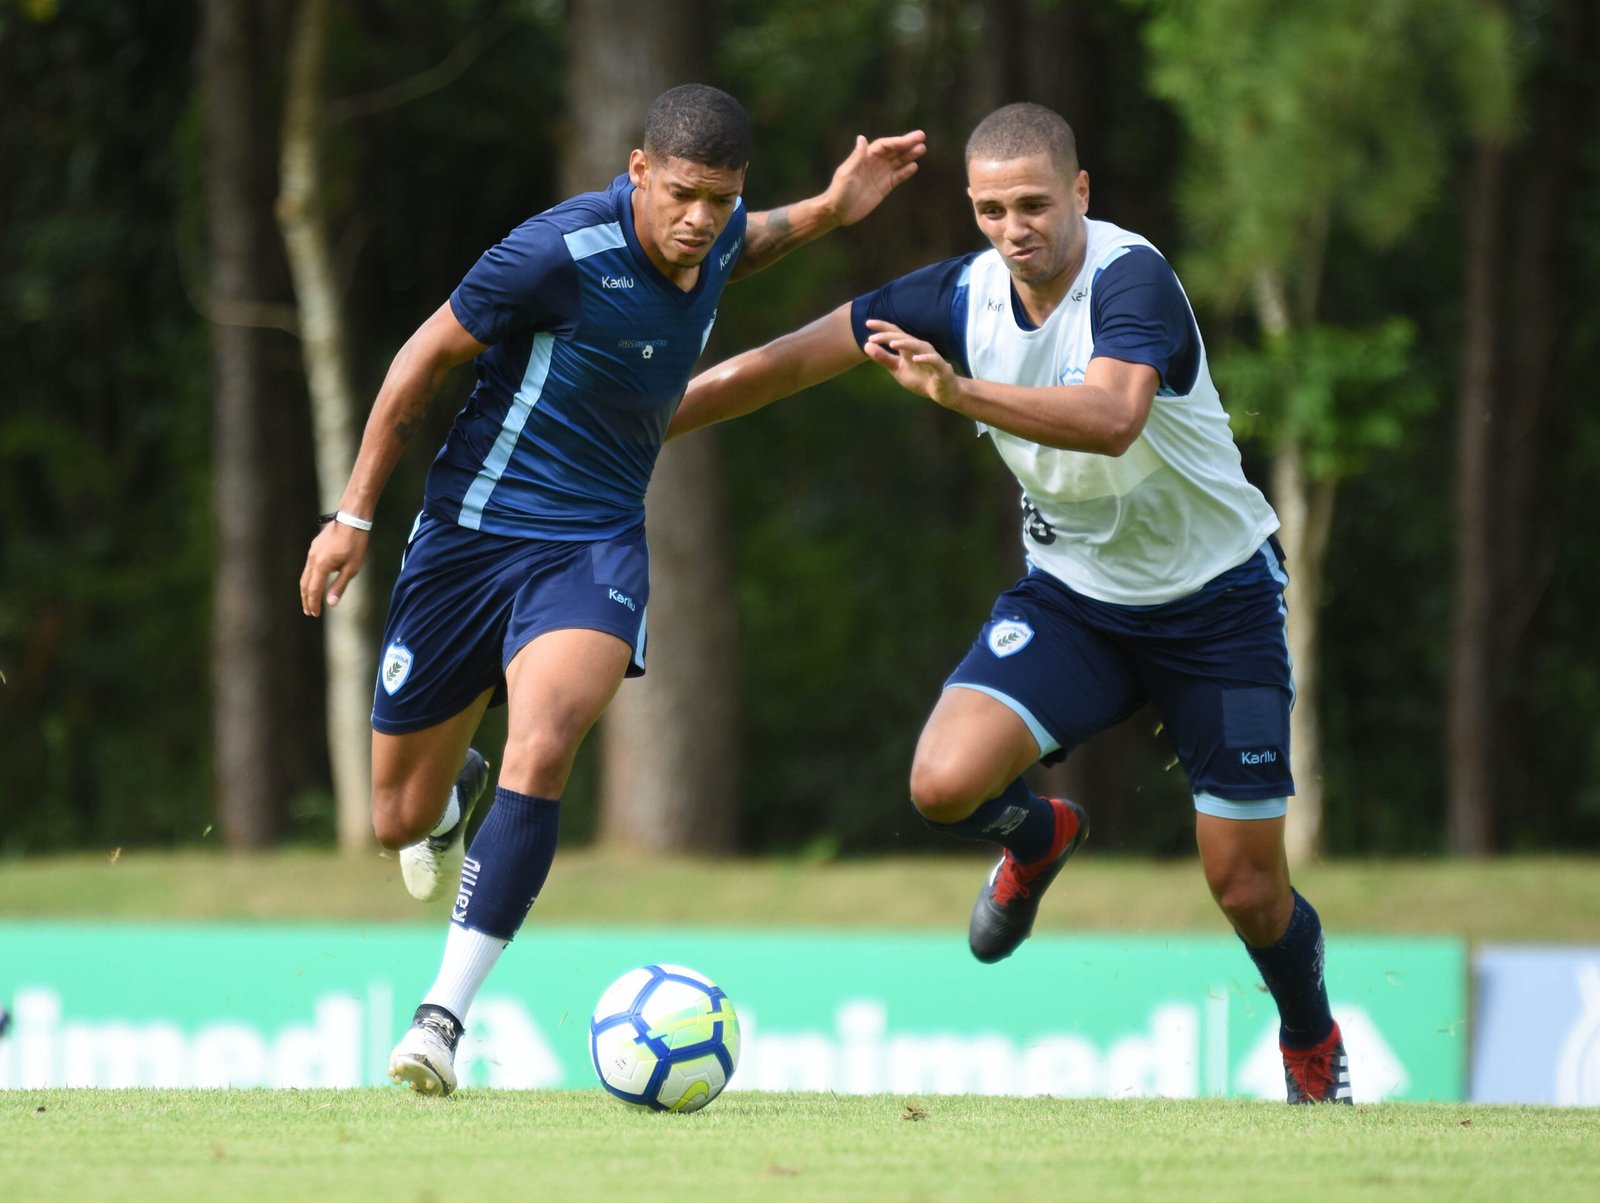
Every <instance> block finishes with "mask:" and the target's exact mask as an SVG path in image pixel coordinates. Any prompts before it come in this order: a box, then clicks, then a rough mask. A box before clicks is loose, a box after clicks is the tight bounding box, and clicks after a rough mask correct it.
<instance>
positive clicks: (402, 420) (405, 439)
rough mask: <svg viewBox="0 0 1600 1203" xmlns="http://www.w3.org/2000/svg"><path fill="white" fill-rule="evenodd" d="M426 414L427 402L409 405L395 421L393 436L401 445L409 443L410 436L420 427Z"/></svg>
mask: <svg viewBox="0 0 1600 1203" xmlns="http://www.w3.org/2000/svg"><path fill="white" fill-rule="evenodd" d="M427 412H428V403H427V401H422V402H420V403H418V404H414V405H409V406H407V407H406V410H405V412H404V413H402V414H401V415H400V416H399V417H398V418H396V419H395V423H394V435H395V438H397V439H399V440H400V441H401V442H402V443H409V442H410V441H411V436H412V435H414V434H416V433H417V427H419V426H421V425H422V419H423V416H424V415H425V414H426V413H427Z"/></svg>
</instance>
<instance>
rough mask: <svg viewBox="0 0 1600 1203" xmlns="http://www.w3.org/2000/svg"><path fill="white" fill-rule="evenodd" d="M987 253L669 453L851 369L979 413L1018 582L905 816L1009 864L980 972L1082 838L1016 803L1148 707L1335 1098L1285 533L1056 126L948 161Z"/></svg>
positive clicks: (1224, 883)
mask: <svg viewBox="0 0 1600 1203" xmlns="http://www.w3.org/2000/svg"><path fill="white" fill-rule="evenodd" d="M966 167H967V182H968V189H967V193H968V196H969V197H970V198H971V202H972V210H973V215H974V216H975V218H976V219H977V223H978V228H979V229H980V230H981V231H982V232H983V234H984V236H985V237H986V238H987V239H988V240H989V243H990V249H989V250H986V251H981V252H974V253H972V254H967V255H962V256H959V257H957V258H954V259H947V260H945V261H943V262H940V263H936V264H934V265H932V266H930V267H926V268H923V269H921V270H919V271H916V272H912V273H911V274H909V275H907V276H903V277H901V278H900V279H898V280H895V281H892V282H891V283H889V284H888V285H886V286H884V287H883V288H880V289H878V290H876V291H874V292H871V293H868V294H866V295H865V296H862V297H858V298H856V300H855V301H853V302H852V303H850V304H846V305H842V306H840V307H839V308H838V309H836V310H835V311H833V312H832V313H830V314H828V315H827V316H825V317H823V318H820V319H818V320H817V321H815V322H813V323H811V324H810V325H808V326H806V327H804V328H802V329H800V330H797V331H795V332H794V333H792V334H788V335H785V336H784V337H782V338H779V339H777V340H775V341H773V342H772V343H769V344H768V345H766V346H764V347H760V348H758V349H756V350H753V351H749V352H746V353H745V354H743V355H740V356H738V357H736V358H734V359H732V360H730V361H728V362H727V363H724V364H721V365H719V366H717V367H715V368H713V369H711V370H709V371H707V372H704V373H702V374H701V375H700V376H698V377H696V379H695V380H694V381H692V382H691V384H690V387H689V392H688V394H687V395H686V397H685V399H684V401H683V403H682V405H680V407H679V409H678V411H677V414H676V415H675V417H674V419H673V424H672V427H671V428H670V431H669V437H673V436H676V435H678V434H682V433H684V432H686V431H689V430H692V429H694V428H696V427H698V426H703V425H706V424H707V423H710V422H715V421H720V420H722V419H724V418H729V417H733V416H736V415H738V414H743V413H748V412H750V411H752V410H754V409H758V408H760V407H761V406H763V405H765V404H767V403H769V402H771V401H774V400H777V399H778V398H780V397H783V396H787V395H789V394H791V393H794V392H798V391H800V390H801V389H804V388H806V387H809V386H810V385H813V384H816V383H818V382H819V381H822V380H826V379H828V378H830V377H832V376H834V375H837V374H838V373H839V372H842V371H844V370H846V369H848V368H850V367H853V366H856V365H858V364H860V363H861V362H862V361H863V357H865V358H866V359H870V360H871V361H872V362H873V363H876V364H877V365H879V366H880V367H881V368H883V369H884V370H886V371H888V372H889V373H890V374H891V375H893V377H894V379H895V380H896V381H897V382H898V383H899V384H900V385H901V386H902V387H904V388H906V389H907V390H909V391H911V392H913V393H917V394H920V395H922V396H925V397H927V398H929V399H930V400H932V401H934V402H935V403H937V404H939V405H941V406H943V407H945V408H946V409H951V410H954V411H955V412H957V413H960V414H963V415H965V416H966V417H968V418H971V419H972V420H973V421H975V422H976V423H977V424H978V428H979V430H980V431H981V432H983V433H985V434H987V435H988V437H989V438H990V440H991V441H992V442H993V443H994V445H995V447H996V449H997V450H998V451H999V452H1000V455H1001V457H1002V458H1003V459H1004V461H1005V463H1006V465H1007V467H1009V468H1010V470H1011V472H1012V473H1013V474H1014V475H1015V476H1016V478H1017V480H1018V482H1019V483H1020V484H1021V486H1022V496H1021V508H1022V540H1023V546H1024V549H1025V551H1026V553H1027V566H1028V572H1027V575H1026V576H1025V577H1024V578H1023V579H1022V580H1020V581H1018V582H1017V583H1016V584H1015V585H1013V586H1012V587H1011V588H1010V589H1008V590H1006V591H1005V592H1004V593H1002V594H1001V595H1000V597H999V598H998V600H997V601H996V602H995V605H994V608H993V610H992V612H991V614H990V617H989V621H988V622H987V623H986V624H985V625H984V627H983V629H982V631H981V632H980V633H979V635H978V637H977V639H976V640H975V641H974V643H973V645H972V646H971V648H970V649H969V650H968V652H967V654H966V656H965V657H964V659H963V660H962V661H961V663H960V664H959V665H958V666H957V668H956V670H955V671H954V672H953V673H952V674H951V675H950V677H949V679H948V681H947V682H946V685H945V688H944V690H943V692H942V693H941V695H940V697H939V699H938V702H937V703H936V705H935V706H934V708H933V712H932V714H931V716H930V717H929V718H928V721H927V724H926V726H925V727H924V728H923V731H922V735H921V738H920V739H919V741H918V744H917V750H916V755H915V758H914V761H913V763H912V767H911V798H912V802H913V803H914V804H915V806H916V808H917V810H918V812H919V813H920V814H921V816H922V818H923V819H924V820H925V821H926V822H928V823H929V824H930V825H932V826H933V827H935V828H937V829H939V830H942V831H945V832H947V833H949V834H951V835H954V836H958V837H962V838H966V839H979V840H988V841H992V842H995V843H998V844H1000V845H1001V847H1002V848H1003V849H1004V854H1003V855H1002V857H1001V858H1000V861H999V863H998V864H997V865H996V867H995V871H994V872H993V873H992V874H991V875H990V877H989V878H988V880H987V881H986V882H985V883H984V884H983V886H982V888H981V889H980V891H979V894H978V899H977V902H976V904H975V905H974V907H973V912H972V920H971V924H970V927H969V930H968V940H969V944H970V945H971V948H972V952H973V955H975V956H976V957H977V958H978V959H979V960H981V961H985V962H992V961H997V960H1000V959H1002V958H1004V957H1007V956H1010V955H1011V953H1012V952H1014V951H1015V950H1016V948H1017V947H1018V946H1019V945H1020V944H1021V943H1022V941H1023V940H1025V939H1026V938H1027V937H1028V934H1029V933H1030V932H1031V930H1032V928H1033V922H1034V917H1035V915H1036V914H1037V912H1038V907H1039V901H1040V898H1041V897H1042V896H1043V894H1044V892H1045V890H1046V889H1047V888H1048V887H1049V885H1050V884H1051V882H1052V881H1053V880H1054V879H1055V877H1056V875H1057V874H1058V873H1059V872H1060V871H1061V869H1062V867H1063V866H1064V865H1065V864H1066V862H1067V860H1068V858H1070V857H1071V856H1072V854H1073V853H1074V852H1076V851H1077V849H1078V848H1079V847H1080V846H1081V845H1082V844H1083V841H1084V839H1085V837H1086V836H1087V835H1088V832H1089V818H1088V814H1087V813H1086V811H1085V810H1084V808H1083V807H1081V806H1080V805H1078V804H1077V803H1076V802H1073V801H1069V800H1065V799H1053V798H1042V797H1040V796H1038V795H1037V794H1035V793H1033V792H1032V791H1031V790H1030V789H1029V787H1028V786H1027V784H1026V783H1025V781H1024V780H1023V776H1022V774H1023V772H1024V771H1025V770H1026V769H1027V768H1028V767H1029V766H1030V765H1032V764H1033V763H1035V762H1036V761H1039V760H1043V761H1045V762H1046V763H1051V762H1054V761H1055V760H1058V759H1060V758H1061V757H1063V756H1065V755H1066V754H1067V753H1069V752H1070V751H1071V750H1072V749H1073V748H1075V747H1077V746H1078V745H1079V744H1081V743H1082V742H1083V741H1084V740H1085V739H1087V738H1088V737H1089V736H1091V735H1093V734H1095V733H1096V732H1097V731H1101V730H1103V729H1105V728H1106V727H1109V726H1111V725H1113V724H1115V723H1117V722H1120V721H1122V720H1123V719H1125V718H1127V717H1128V716H1129V715H1130V714H1132V713H1133V712H1134V711H1135V710H1136V709H1137V708H1139V707H1140V706H1141V705H1143V704H1144V703H1145V702H1147V701H1148V702H1150V703H1153V704H1154V706H1155V708H1156V709H1157V711H1158V712H1159V714H1160V715H1161V718H1162V722H1163V725H1164V727H1165V729H1166V731H1167V733H1168V734H1169V736H1170V737H1171V738H1172V740H1173V742H1174V744H1175V747H1176V751H1177V754H1178V758H1179V760H1180V762H1181V763H1182V765H1183V767H1184V770H1185V772H1186V774H1187V776H1188V780H1189V785H1190V788H1191V791H1192V793H1193V798H1194V808H1195V828H1196V839H1197V843H1198V846H1199V851H1200V860H1201V864H1202V866H1203V868H1204V872H1205V876H1206V881H1207V884H1208V885H1209V886H1210V888H1211V892H1212V895H1213V896H1214V897H1215V899H1216V901H1217V903H1218V905H1219V906H1220V907H1221V909H1222V911H1223V913H1224V914H1225V915H1226V916H1227V917H1228V920H1229V922H1231V923H1232V925H1233V927H1234V929H1235V930H1236V931H1237V932H1238V934H1239V937H1240V939H1241V940H1242V941H1243V943H1244V945H1245V948H1246V949H1247V951H1248V952H1249V955H1250V957H1251V958H1252V960H1254V962H1255V964H1256V966H1257V967H1258V969H1259V971H1260V973H1261V975H1262V978H1263V980H1264V981H1265V982H1266V985H1267V987H1268V989H1269V990H1270V991H1271V993H1272V997H1273V999H1274V1000H1275V1001H1276V1003H1277V1006H1278V1011H1279V1017H1280V1028H1279V1043H1280V1046H1281V1048H1282V1051H1283V1059H1284V1070H1285V1080H1286V1083H1287V1089H1288V1097H1289V1101H1290V1102H1297V1103H1298V1102H1320V1101H1328V1102H1342V1103H1348V1102H1350V1098H1351V1096H1350V1085H1349V1071H1348V1065H1347V1059H1346V1056H1345V1050H1344V1044H1343V1037H1342V1035H1341V1033H1340V1031H1339V1026H1338V1024H1337V1023H1336V1022H1335V1021H1334V1018H1333V1015H1332V1014H1331V1012H1330V1010H1329V1006H1328V995H1327V989H1326V986H1325V984H1324V981H1323V938H1322V926H1321V922H1320V920H1319V919H1318V917H1317V913H1316V911H1315V910H1313V909H1312V907H1311V906H1310V904H1309V903H1307V902H1306V900H1305V899H1304V898H1302V897H1301V896H1300V894H1299V893H1298V892H1297V891H1296V890H1295V889H1294V888H1293V887H1292V886H1291V885H1290V881H1289V870H1288V863H1287V860H1286V857H1285V854H1284V845H1283V826H1284V816H1285V814H1286V813H1287V807H1288V798H1289V796H1290V795H1291V794H1292V793H1293V792H1294V783H1293V778H1292V776H1291V774H1290V767H1289V707H1290V705H1291V703H1292V701H1293V696H1294V686H1293V681H1292V677H1291V672H1290V664H1289V655H1288V647H1287V643H1286V639H1285V632H1284V619H1285V616H1286V613H1287V612H1286V610H1285V608H1284V601H1283V590H1284V586H1285V585H1286V584H1287V580H1288V578H1287V574H1286V572H1285V569H1284V564H1283V556H1282V552H1281V549H1280V548H1279V546H1278V543H1277V540H1276V538H1275V537H1274V532H1275V531H1276V530H1277V527H1278V520H1277V517H1276V516H1275V515H1274V513H1273V511H1272V508H1271V507H1270V506H1269V505H1268V504H1267V502H1266V500H1265V499H1264V498H1263V497H1262V495H1261V494H1260V492H1259V491H1257V490H1256V488H1255V487H1254V486H1253V485H1251V484H1250V482H1249V481H1248V480H1246V478H1245V476H1244V473H1243V471H1242V470H1241V467H1240V459H1239V452H1238V449H1237V447H1236V446H1235V444H1234V441H1233V436H1232V433H1231V431H1230V429H1229V426H1228V418H1227V415H1226V413H1225V412H1224V410H1223V408H1222V405H1221V402H1220V400H1219V398H1218V396H1217V390H1216V388H1215V387H1214V386H1213V385H1212V382H1211V377H1210V374H1209V372H1208V371H1207V368H1206V355H1205V347H1204V344H1203V343H1202V342H1201V338H1200V332H1199V329H1198V327H1197V326H1196V324H1195V319H1194V315H1193V313H1192V311H1191V310H1190V307H1189V303H1188V300H1187V298H1186V297H1185V296H1184V293H1183V289H1182V287H1181V286H1180V285H1179V283H1178V279H1177V276H1176V275H1175V274H1174V273H1173V270H1172V268H1171V267H1170V266H1169V265H1168V263H1167V261H1166V260H1165V259H1164V258H1162V256H1161V255H1160V253H1159V252H1157V251H1156V249H1155V248H1154V247H1153V246H1151V244H1150V243H1149V242H1148V241H1146V240H1145V239H1144V238H1141V237H1140V236H1139V235H1137V234H1134V233H1131V232H1129V231H1127V230H1123V229H1120V228H1118V227H1117V226H1115V225H1112V224H1110V223H1109V222H1104V221H1099V220H1094V219H1091V218H1090V217H1089V216H1088V210H1089V176H1088V173H1087V172H1085V171H1083V170H1082V169H1081V168H1080V166H1079V163H1078V155H1077V145H1076V139H1075V138H1074V136H1073V133H1072V130H1071V128H1070V127H1069V126H1068V125H1067V123H1066V122H1065V121H1064V120H1062V118H1061V117H1060V116H1059V115H1058V114H1056V113H1054V112H1052V111H1051V110H1049V109H1046V108H1043V107H1042V106H1039V105H1034V104H1014V105H1008V106H1006V107H1004V108H1002V109H999V110H997V111H996V112H994V113H992V114H990V115H989V116H988V117H987V118H985V119H984V120H983V121H982V122H981V123H980V124H979V125H978V127H977V128H976V129H975V130H974V131H973V133H972V136H971V138H970V139H969V140H968V143H967V148H966Z"/></svg>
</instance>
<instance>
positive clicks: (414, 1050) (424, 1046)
mask: <svg viewBox="0 0 1600 1203" xmlns="http://www.w3.org/2000/svg"><path fill="white" fill-rule="evenodd" d="M462 1031H463V1028H462V1026H461V1021H460V1020H458V1019H457V1018H456V1017H455V1016H454V1015H452V1014H450V1012H449V1011H447V1010H445V1009H444V1008H443V1007H436V1006H433V1005H432V1004H431V1003H423V1004H422V1005H421V1006H420V1007H418V1008H417V1013H416V1015H415V1016H414V1017H413V1018H412V1020H411V1026H410V1027H409V1028H408V1029H406V1034H405V1035H404V1036H402V1037H400V1043H399V1044H397V1045H395V1046H394V1052H392V1053H390V1054H389V1076H390V1077H391V1078H393V1079H394V1080H395V1081H396V1082H397V1083H399V1084H400V1085H401V1086H409V1087H411V1089H412V1090H415V1091H416V1092H417V1093H418V1094H426V1095H437V1096H438V1097H439V1098H443V1097H444V1096H445V1095H447V1094H449V1093H450V1092H451V1091H453V1090H454V1089H455V1088H456V1044H457V1042H458V1041H460V1039H461V1033H462Z"/></svg>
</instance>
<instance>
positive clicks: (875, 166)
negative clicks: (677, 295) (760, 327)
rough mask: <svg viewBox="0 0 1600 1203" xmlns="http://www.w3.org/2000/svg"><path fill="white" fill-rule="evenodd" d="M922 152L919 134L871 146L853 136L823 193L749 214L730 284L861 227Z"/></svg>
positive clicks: (908, 173) (914, 166) (908, 175)
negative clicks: (821, 239) (835, 232)
mask: <svg viewBox="0 0 1600 1203" xmlns="http://www.w3.org/2000/svg"><path fill="white" fill-rule="evenodd" d="M927 149H928V146H927V141H926V138H925V135H924V134H923V132H922V131H921V130H912V131H911V132H910V133H907V134H900V135H898V136H897V137H890V138H878V139H876V140H875V141H872V142H868V141H867V140H866V138H864V137H863V136H862V135H860V134H857V135H856V145H855V149H854V150H853V151H851V152H850V157H849V158H847V159H845V161H844V162H843V163H841V164H839V166H838V168H836V169H835V171H834V173H833V180H832V182H831V183H829V185H828V189H827V191H826V192H823V193H822V194H821V195H819V196H813V197H811V198H810V199H808V200H803V201H796V202H795V203H794V204H792V205H785V206H783V207H782V208H780V209H767V210H763V211H762V212H760V213H752V214H750V216H749V217H748V218H747V219H746V226H745V235H744V249H743V250H742V251H741V252H740V254H739V262H738V263H737V264H735V265H734V269H733V279H735V280H737V279H740V278H742V277H744V276H748V275H750V274H751V273H753V272H758V271H760V270H761V269H762V268H763V267H766V266H768V265H769V264H772V263H776V262H777V261H778V260H779V259H781V258H783V256H784V255H786V254H788V253H789V252H790V251H792V250H794V248H795V247H797V246H800V245H802V244H804V243H807V242H810V241H811V240H812V239H813V238H816V237H817V236H818V235H820V234H826V233H827V232H828V231H829V230H832V229H835V228H837V227H839V226H848V225H852V224H854V223H855V222H858V221H860V220H861V219H862V218H863V217H865V216H866V215H867V214H868V213H871V212H872V211H873V210H874V209H876V208H877V207H878V205H879V204H880V203H881V202H882V200H883V198H884V197H886V196H888V195H889V193H891V192H893V191H894V190H895V189H896V188H897V187H899V186H900V185H901V184H903V183H905V181H906V180H909V179H910V178H911V177H912V176H913V175H915V174H916V171H917V160H918V159H920V158H921V157H922V156H923V153H924V152H925V151H926V150H927Z"/></svg>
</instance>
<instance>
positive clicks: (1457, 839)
mask: <svg viewBox="0 0 1600 1203" xmlns="http://www.w3.org/2000/svg"><path fill="white" fill-rule="evenodd" d="M1504 186H1505V154H1504V150H1503V149H1502V148H1501V147H1500V146H1498V145H1496V144H1493V143H1483V144H1480V145H1479V147H1478V148H1477V153H1476V155H1475V157H1474V161H1473V170H1472V186H1471V188H1470V189H1468V197H1467V230H1466V240H1465V241H1466V245H1465V248H1464V249H1465V252H1466V258H1465V263H1466V278H1465V285H1464V287H1465V293H1466V295H1465V297H1464V298H1463V304H1462V308H1463V311H1464V313H1465V318H1466V320H1465V325H1464V329H1463V331H1462V354H1461V385H1460V395H1459V399H1458V402H1457V411H1456V412H1457V417H1456V464H1455V582H1454V589H1453V593H1452V600H1453V604H1454V612H1453V614H1452V616H1451V624H1450V697H1449V706H1448V722H1449V734H1448V736H1447V739H1446V747H1447V749H1448V759H1449V764H1448V765H1447V769H1446V772H1447V779H1448V781H1449V789H1450V793H1449V800H1448V821H1447V824H1446V831H1447V843H1448V847H1449V849H1450V851H1451V852H1453V853H1456V854H1457V855H1468V856H1482V855H1484V854H1486V853H1487V852H1489V850H1490V843H1491V839H1492V824H1491V821H1490V815H1491V812H1492V807H1491V800H1492V798H1493V791H1494V772H1493V767H1494V762H1495V757H1494V727H1495V724H1494V722H1493V718H1492V716H1493V714H1494V710H1495V690H1494V688H1493V684H1492V679H1491V673H1490V669H1489V663H1490V656H1491V654H1492V653H1491V638H1490V636H1491V633H1492V630H1493V623H1494V609H1495V606H1494V592H1495V591H1494V559H1493V554H1492V551H1491V542H1492V536H1491V533H1490V523H1491V518H1490V499H1489V494H1490V489H1491V487H1492V486H1491V480H1490V476H1491V471H1490V454H1491V451H1492V450H1493V444H1494V443H1495V442H1496V441H1498V440H1496V439H1495V438H1494V437H1493V436H1494V430H1495V426H1494V396H1495V378H1496V364H1497V361H1498V358H1499V356H1498V347H1499V323H1498V321H1497V319H1496V300H1495V298H1496V294H1497V292H1498V290H1499V281H1498V279H1497V273H1496V270H1495V269H1496V265H1497V264H1499V263H1500V262H1502V255H1501V253H1500V251H1499V249H1498V248H1499V246H1500V209H1501V204H1502V199H1503V194H1504Z"/></svg>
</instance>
